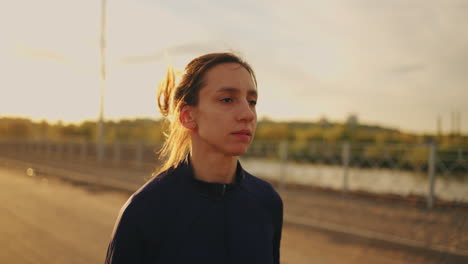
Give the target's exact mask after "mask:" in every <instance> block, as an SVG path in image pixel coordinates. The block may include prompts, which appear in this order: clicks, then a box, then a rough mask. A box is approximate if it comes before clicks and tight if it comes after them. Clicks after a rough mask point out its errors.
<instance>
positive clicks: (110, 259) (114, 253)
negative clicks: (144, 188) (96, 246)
mask: <svg viewBox="0 0 468 264" xmlns="http://www.w3.org/2000/svg"><path fill="white" fill-rule="evenodd" d="M138 211H139V210H138V207H137V205H135V203H134V202H132V197H131V198H130V199H129V200H128V201H127V202H126V203H125V205H124V206H123V207H122V209H121V210H120V213H119V216H118V217H117V220H116V222H115V226H114V230H113V232H112V237H111V241H110V243H109V245H108V248H107V254H106V260H105V263H106V264H127V263H128V264H130V263H135V264H138V263H142V262H143V253H144V243H143V237H142V232H141V231H142V229H141V225H140V220H141V219H140V218H141V217H143V215H141V214H138Z"/></svg>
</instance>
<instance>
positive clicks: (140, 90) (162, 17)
mask: <svg viewBox="0 0 468 264" xmlns="http://www.w3.org/2000/svg"><path fill="white" fill-rule="evenodd" d="M225 2H226V3H224V1H214V0H213V1H200V0H197V1H156V0H127V1H124V0H108V12H107V13H108V20H107V22H108V27H107V29H108V30H107V32H108V35H107V38H108V54H107V55H108V60H107V61H108V76H107V77H108V79H107V84H106V97H105V116H106V117H108V118H112V119H116V118H121V117H154V118H159V117H160V114H159V113H158V111H157V107H156V103H155V100H156V99H155V95H156V87H157V83H158V82H159V80H160V79H161V78H162V76H163V73H164V69H165V67H166V66H167V65H168V64H169V63H173V64H174V65H175V66H176V68H178V69H183V67H184V66H185V64H186V63H187V62H188V61H189V60H190V59H192V58H194V57H196V56H199V55H201V54H204V53H207V52H219V51H235V52H238V53H240V54H241V55H242V56H243V57H244V58H245V59H246V60H247V61H249V62H250V63H251V64H252V66H253V68H254V70H255V71H256V73H257V78H258V82H259V93H260V97H259V102H258V108H257V109H258V114H259V116H268V117H270V118H273V119H278V120H291V119H293V120H310V121H316V120H318V119H319V118H320V117H322V116H326V117H327V118H328V119H330V120H332V121H343V120H344V119H345V118H346V117H347V116H348V115H349V114H350V113H356V114H357V115H358V117H359V119H360V120H361V121H362V122H366V123H373V124H380V125H385V126H389V127H393V128H398V129H402V130H406V131H414V132H434V131H435V130H436V120H437V116H438V115H440V116H441V117H442V124H443V129H444V132H447V131H448V129H450V127H451V124H450V116H451V113H452V112H453V111H458V112H460V113H461V118H462V130H463V131H464V132H465V133H468V30H467V28H468V16H467V15H466V14H468V1H463V0H461V1H449V0H445V1H441V0H440V1H435V0H424V1H417V0H412V1H408V0H401V1H396V0H388V1H375V0H368V1H364V0H363V1H351V0H327V1H311V0H309V1H239V0H237V1H225ZM0 3H1V4H0V32H1V41H0V58H1V59H0V69H1V72H2V74H1V75H2V77H1V78H0V91H1V96H0V116H12V115H14V116H25V117H31V118H33V119H36V120H37V119H41V118H47V119H48V120H51V121H56V120H58V119H61V120H64V121H73V122H76V121H81V120H84V119H96V117H97V116H98V112H99V94H100V81H99V26H100V25H99V23H100V1H96V0H81V1H71V0H68V1H65V0H42V1H33V0H29V1H26V0H15V1H0Z"/></svg>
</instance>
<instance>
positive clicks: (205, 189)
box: [175, 158, 245, 199]
mask: <svg viewBox="0 0 468 264" xmlns="http://www.w3.org/2000/svg"><path fill="white" fill-rule="evenodd" d="M175 173H176V174H178V175H180V176H182V178H183V179H184V181H185V182H187V183H188V185H189V186H191V188H192V189H193V190H194V191H196V192H197V193H199V194H201V195H202V196H205V197H209V198H218V199H219V198H222V197H224V196H225V195H226V194H227V193H230V192H232V191H233V190H235V189H237V188H239V186H240V185H241V183H242V182H243V180H244V178H245V171H244V169H243V168H242V166H241V164H240V162H239V160H238V161H237V168H236V175H235V177H234V181H233V182H232V183H228V184H226V183H216V182H206V181H203V180H200V179H197V178H195V176H194V173H193V167H192V165H191V164H190V159H189V158H186V159H184V160H183V161H182V162H180V163H179V165H178V166H177V167H176V168H175Z"/></svg>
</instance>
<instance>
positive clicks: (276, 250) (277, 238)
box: [273, 195, 283, 264]
mask: <svg viewBox="0 0 468 264" xmlns="http://www.w3.org/2000/svg"><path fill="white" fill-rule="evenodd" d="M277 198H278V199H277V200H276V202H277V203H276V206H275V212H276V213H275V223H276V226H275V228H276V229H275V233H274V234H273V263H274V264H279V263H280V248H281V233H282V229H283V200H282V199H281V197H280V196H279V195H278V196H277Z"/></svg>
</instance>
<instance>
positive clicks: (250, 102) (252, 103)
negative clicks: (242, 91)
mask: <svg viewBox="0 0 468 264" xmlns="http://www.w3.org/2000/svg"><path fill="white" fill-rule="evenodd" d="M249 104H251V105H257V101H256V100H250V101H249Z"/></svg>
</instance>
